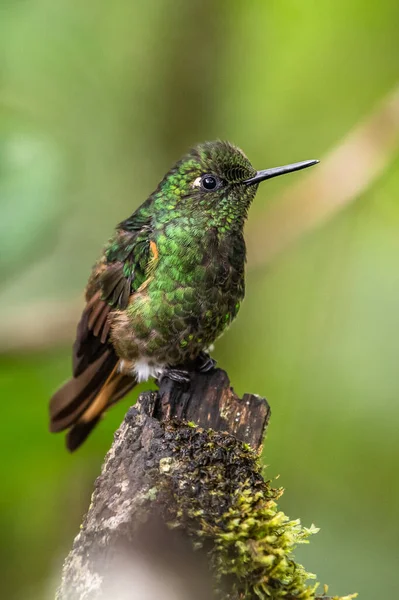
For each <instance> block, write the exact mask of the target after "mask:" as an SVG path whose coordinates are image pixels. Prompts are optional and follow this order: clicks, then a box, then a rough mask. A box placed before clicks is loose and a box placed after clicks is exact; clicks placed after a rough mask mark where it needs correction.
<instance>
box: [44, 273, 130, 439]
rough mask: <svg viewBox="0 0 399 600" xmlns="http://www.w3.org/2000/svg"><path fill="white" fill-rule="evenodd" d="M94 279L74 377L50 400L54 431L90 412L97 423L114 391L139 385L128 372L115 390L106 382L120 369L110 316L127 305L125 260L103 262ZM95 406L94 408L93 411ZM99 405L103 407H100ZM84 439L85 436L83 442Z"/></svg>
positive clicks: (79, 336)
mask: <svg viewBox="0 0 399 600" xmlns="http://www.w3.org/2000/svg"><path fill="white" fill-rule="evenodd" d="M92 279H94V281H95V282H96V287H97V290H96V291H94V293H92V289H93V285H91V284H89V286H88V289H89V290H90V292H91V293H92V295H91V297H89V299H88V301H87V304H86V307H85V309H84V310H83V313H82V316H81V319H80V321H79V324H78V327H77V332H76V340H75V343H74V345H73V356H72V371H73V378H72V379H70V380H69V381H67V382H66V383H65V384H64V385H63V386H62V387H61V388H60V389H59V390H58V391H57V392H56V393H55V394H54V396H53V397H52V398H51V400H50V430H51V431H53V432H58V431H62V430H63V429H67V428H68V427H71V426H72V425H75V424H76V423H79V424H81V423H82V418H83V416H84V414H85V413H87V411H89V413H88V414H89V416H90V419H86V421H87V422H88V421H94V419H95V420H96V422H97V420H98V417H99V416H100V415H101V412H102V411H103V410H105V408H106V407H107V404H108V399H110V398H109V397H110V396H112V394H114V393H117V392H118V397H119V398H120V397H122V395H125V394H126V393H127V392H128V391H129V390H130V389H131V388H132V387H133V386H134V385H135V380H134V379H132V378H130V377H127V376H125V375H120V376H119V377H118V378H117V381H116V383H117V385H114V386H113V388H112V389H109V388H107V385H106V384H107V381H108V379H109V378H110V376H111V374H112V373H113V372H114V373H115V372H116V366H117V363H118V360H119V358H118V356H117V355H116V353H115V350H114V348H113V346H112V344H111V342H110V339H109V330H110V319H109V317H110V314H111V312H112V310H113V308H118V309H121V308H125V307H126V305H127V302H128V300H129V292H130V280H129V279H127V278H126V277H125V276H124V274H123V264H122V263H116V264H112V265H109V266H106V267H105V268H104V265H102V269H101V270H100V271H99V272H97V273H94V275H93V278H92ZM110 302H111V303H112V304H113V305H111V304H110ZM127 379H129V383H128V382H127ZM120 380H121V385H120ZM122 382H123V384H122ZM103 388H105V389H104V390H103ZM122 392H123V393H122ZM93 405H94V406H93ZM92 406H93V410H92V411H90V408H91V407H92ZM96 406H98V407H99V409H98V410H96ZM90 430H91V428H88V427H80V428H79V431H80V432H81V433H82V435H83V432H85V436H86V435H88V433H89V431H90ZM72 437H73V439H74V440H75V442H74V443H75V444H76V443H77V439H78V437H79V436H78V435H77V433H76V431H75V433H74V434H73V436H72ZM83 439H85V437H84V438H82V441H83Z"/></svg>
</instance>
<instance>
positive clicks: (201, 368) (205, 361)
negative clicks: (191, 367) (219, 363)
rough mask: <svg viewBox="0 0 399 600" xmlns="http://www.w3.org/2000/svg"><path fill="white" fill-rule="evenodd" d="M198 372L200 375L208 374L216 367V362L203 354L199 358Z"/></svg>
mask: <svg viewBox="0 0 399 600" xmlns="http://www.w3.org/2000/svg"><path fill="white" fill-rule="evenodd" d="M197 360H198V366H197V371H198V372H199V373H208V372H209V371H212V369H214V368H215V367H216V360H214V359H213V358H211V357H210V356H209V354H207V353H206V352H201V354H199V356H198V359H197Z"/></svg>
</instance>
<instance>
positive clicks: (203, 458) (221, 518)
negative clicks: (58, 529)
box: [57, 369, 315, 600]
mask: <svg viewBox="0 0 399 600" xmlns="http://www.w3.org/2000/svg"><path fill="white" fill-rule="evenodd" d="M269 417H270V408H269V405H268V404H267V402H266V400H265V399H264V398H260V397H259V396H254V395H250V394H245V395H244V397H243V398H242V399H241V398H239V397H238V396H237V395H236V394H235V393H234V391H233V389H232V388H231V387H230V382H229V379H228V377H227V374H226V373H225V372H224V371H222V370H220V369H214V370H212V371H211V372H209V373H206V374H198V373H194V372H193V373H192V374H191V383H190V386H189V387H188V389H184V388H183V387H181V385H179V384H176V383H174V382H172V381H170V380H168V379H164V380H163V382H162V384H161V387H160V389H159V391H158V392H146V393H143V394H141V395H140V397H139V399H138V401H137V404H136V405H135V406H134V407H132V408H130V410H129V411H128V413H127V415H126V417H125V419H124V421H123V423H122V425H121V426H120V428H119V429H118V431H117V432H116V433H115V439H114V443H113V445H112V447H111V449H110V451H109V452H108V454H107V456H106V458H105V461H104V464H103V467H102V472H101V475H100V476H99V477H98V479H97V480H96V483H95V489H94V493H93V496H92V501H91V504H90V507H89V510H88V513H87V515H86V517H85V519H84V522H83V524H82V526H81V531H80V533H79V534H78V535H77V537H76V538H75V541H74V544H73V549H72V550H71V552H70V554H69V556H68V557H67V559H66V561H65V564H64V568H63V574H62V581H61V585H60V587H59V589H58V592H57V600H97V599H100V598H101V599H106V600H108V599H112V600H136V599H137V600H139V599H140V600H150V599H151V600H152V599H154V600H155V598H164V599H166V600H169V599H170V600H172V599H173V600H180V599H181V600H183V599H184V600H196V599H198V600H200V599H201V600H205V599H211V598H223V600H239V599H240V600H241V599H242V600H251V599H255V598H263V597H264V598H269V597H271V598H275V599H277V598H288V599H291V600H294V599H295V598H299V597H300V598H304V599H306V598H315V594H314V588H313V587H311V586H309V585H308V584H307V577H308V574H307V573H306V572H305V571H304V569H303V568H302V567H301V566H300V565H297V564H295V562H294V561H293V560H292V556H291V555H290V553H291V552H292V549H293V548H294V547H295V545H296V544H298V543H300V542H302V541H304V539H305V538H306V537H307V536H308V535H309V533H310V531H309V530H306V529H303V528H301V526H300V525H299V524H298V522H297V521H292V522H290V521H289V520H288V518H287V517H286V516H285V515H284V514H283V513H281V512H280V511H278V509H277V505H276V499H277V498H278V496H279V495H280V493H281V492H280V491H279V490H275V489H273V488H272V487H271V486H270V485H269V483H268V482H266V481H264V479H263V477H262V469H261V466H260V462H259V452H260V448H261V444H262V440H263V436H264V433H265V429H266V426H267V423H268V420H269Z"/></svg>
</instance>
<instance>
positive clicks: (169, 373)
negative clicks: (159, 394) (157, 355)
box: [157, 368, 190, 387]
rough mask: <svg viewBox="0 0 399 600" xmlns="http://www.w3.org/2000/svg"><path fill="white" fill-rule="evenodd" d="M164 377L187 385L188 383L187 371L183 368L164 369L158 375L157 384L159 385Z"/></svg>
mask: <svg viewBox="0 0 399 600" xmlns="http://www.w3.org/2000/svg"><path fill="white" fill-rule="evenodd" d="M164 379H170V380H171V381H175V382H176V383H180V385H183V386H185V387H187V386H188V385H189V383H190V375H189V372H188V371H186V370H185V369H169V368H168V369H165V370H164V371H163V373H162V375H161V376H160V377H158V380H157V384H158V386H159V387H160V386H161V384H162V382H163V380H164Z"/></svg>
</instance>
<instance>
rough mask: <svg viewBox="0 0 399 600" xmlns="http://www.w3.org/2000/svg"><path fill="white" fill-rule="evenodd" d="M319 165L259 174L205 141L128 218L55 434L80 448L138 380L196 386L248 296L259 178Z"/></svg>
mask: <svg viewBox="0 0 399 600" xmlns="http://www.w3.org/2000/svg"><path fill="white" fill-rule="evenodd" d="M317 162H318V161H317V160H307V161H303V162H298V163H294V164H290V165H286V166H283V167H275V168H272V169H266V170H264V171H256V170H255V169H254V168H253V166H252V165H251V163H250V162H249V160H248V158H247V157H246V156H245V154H244V153H243V152H242V150H240V149H239V148H237V147H236V146H234V145H232V144H230V143H229V142H223V141H215V142H205V143H203V144H199V145H198V146H196V147H195V148H193V149H192V150H191V151H190V152H188V153H187V154H186V155H185V156H183V158H182V159H181V160H179V161H178V162H177V163H176V164H175V165H174V166H173V167H172V168H171V169H170V171H168V173H167V174H166V175H165V177H164V178H163V179H162V181H161V182H160V184H159V185H158V187H157V189H156V190H155V191H154V192H153V193H152V194H151V195H150V196H149V197H148V198H147V200H146V201H145V202H144V203H143V204H142V205H141V206H140V207H139V208H138V209H137V210H136V211H135V212H134V213H133V214H132V215H131V216H130V217H128V218H127V219H126V220H125V221H122V223H120V224H119V225H118V226H117V227H116V231H115V234H114V235H113V237H112V238H111V239H110V240H109V242H108V244H107V245H106V247H105V248H104V251H103V254H102V256H101V258H100V259H99V260H98V261H97V263H96V264H95V265H94V267H93V270H92V273H91V276H90V278H89V281H88V284H87V288H86V306H85V308H84V310H83V314H82V316H81V319H80V322H79V324H78V327H77V335H76V341H75V343H74V346H73V377H72V379H70V380H69V381H68V382H67V383H65V384H64V385H63V386H62V387H61V388H60V389H59V390H58V391H57V392H56V393H55V394H54V396H53V397H52V398H51V401H50V430H51V431H53V432H58V431H62V430H65V429H68V430H69V431H68V433H67V439H66V441H67V448H68V449H69V450H70V451H73V450H75V449H76V448H78V447H79V446H80V445H81V444H82V442H83V441H84V440H85V439H86V437H87V436H88V435H89V433H90V431H91V430H92V429H93V427H94V426H95V425H96V424H97V422H98V421H99V419H100V418H101V415H102V414H103V413H104V411H105V410H106V409H107V408H109V407H110V406H111V405H112V404H114V403H115V402H117V401H118V400H119V399H120V398H122V397H123V396H125V395H126V394H127V393H128V392H129V391H130V390H131V389H132V388H133V387H134V386H135V385H136V383H138V382H140V381H145V380H147V379H148V378H149V377H156V378H158V381H159V380H160V379H162V378H163V377H165V376H167V377H169V378H170V379H173V380H176V381H179V382H182V383H185V382H187V381H189V372H188V365H191V366H192V365H194V366H195V369H198V370H199V371H207V370H209V369H212V368H213V367H214V364H215V363H214V361H213V360H212V359H211V358H210V356H209V348H210V346H211V345H212V344H213V342H214V341H215V340H216V339H217V338H218V337H219V336H220V335H221V334H222V333H223V332H224V331H225V330H226V329H227V327H228V326H229V325H230V323H231V322H232V321H233V319H234V318H235V317H236V315H237V313H238V310H239V308H240V304H241V302H242V300H243V298H244V292H245V277H244V275H245V256H246V249H245V241H244V235H243V229H244V223H245V220H246V218H247V213H248V209H249V207H250V205H251V203H252V201H253V199H254V197H255V194H256V191H257V189H258V185H259V183H260V182H261V181H264V180H266V179H270V178H272V177H276V176H278V175H284V174H285V173H291V172H292V171H298V170H300V169H305V168H307V167H310V166H312V165H314V164H316V163H317Z"/></svg>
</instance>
